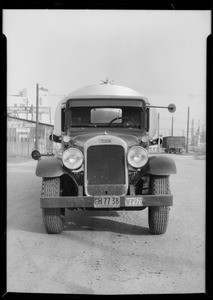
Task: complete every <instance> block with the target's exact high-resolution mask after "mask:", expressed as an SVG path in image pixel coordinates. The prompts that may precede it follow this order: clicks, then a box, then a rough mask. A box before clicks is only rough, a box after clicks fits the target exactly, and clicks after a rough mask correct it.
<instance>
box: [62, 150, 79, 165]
mask: <svg viewBox="0 0 213 300" xmlns="http://www.w3.org/2000/svg"><path fill="white" fill-rule="evenodd" d="M62 160H63V164H64V165H65V167H67V168H68V169H72V170H76V169H78V168H80V166H81V165H82V163H83V153H82V152H81V151H80V150H79V149H77V148H69V149H67V150H66V151H64V153H63V157H62Z"/></svg>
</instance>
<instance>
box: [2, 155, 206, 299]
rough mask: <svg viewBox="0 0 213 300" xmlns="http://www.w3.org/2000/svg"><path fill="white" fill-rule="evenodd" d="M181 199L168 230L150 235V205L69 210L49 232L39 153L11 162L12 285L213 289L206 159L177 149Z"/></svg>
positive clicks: (82, 290)
mask: <svg viewBox="0 0 213 300" xmlns="http://www.w3.org/2000/svg"><path fill="white" fill-rule="evenodd" d="M169 156H170V157H172V158H173V159H174V160H175V161H176V165H177V171H178V172H177V174H175V175H172V176H171V178H170V179H171V180H170V182H171V190H172V194H173V196H174V206H173V207H172V208H171V211H170V220H169V226H168V229H167V232H166V233H165V234H164V235H159V236H154V235H150V233H149V229H148V211H147V209H145V210H143V211H132V212H124V211H123V212H117V211H114V212H106V211H105V212H94V211H93V212H88V211H87V212H82V211H79V212H76V211H75V212H74V211H73V212H72V211H67V213H66V223H65V228H64V231H63V232H62V234H60V235H48V234H47V233H46V232H45V229H44V226H43V222H42V217H41V209H40V206H39V197H40V189H41V178H38V177H36V176H35V168H36V162H35V161H31V160H30V161H27V162H19V163H18V162H11V161H8V164H7V291H8V292H28V293H61V294H112V295H113V294H121V295H122V294H123V295H124V294H132V295H133V294H168V293H202V292H205V160H201V159H196V158H194V157H193V156H184V155H182V156H179V155H172V154H170V155H169Z"/></svg>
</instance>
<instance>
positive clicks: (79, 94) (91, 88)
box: [63, 83, 148, 102]
mask: <svg viewBox="0 0 213 300" xmlns="http://www.w3.org/2000/svg"><path fill="white" fill-rule="evenodd" d="M124 98H126V99H137V100H139V99H141V100H144V101H145V102H147V101H148V99H147V98H146V97H144V96H143V95H142V94H140V93H139V92H137V91H135V90H133V89H130V88H127V87H124V86H120V85H115V84H103V83H102V84H97V85H88V86H85V87H83V88H80V89H78V90H76V91H74V92H72V93H70V94H68V95H66V96H65V97H64V98H63V102H66V101H67V100H69V99H90V100H91V99H124Z"/></svg>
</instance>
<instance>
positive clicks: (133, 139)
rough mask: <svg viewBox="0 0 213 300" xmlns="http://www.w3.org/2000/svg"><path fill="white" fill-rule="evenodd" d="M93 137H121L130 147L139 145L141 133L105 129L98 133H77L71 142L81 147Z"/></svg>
mask: <svg viewBox="0 0 213 300" xmlns="http://www.w3.org/2000/svg"><path fill="white" fill-rule="evenodd" d="M94 137H97V139H100V138H103V139H107V138H109V139H110V138H115V139H116V138H120V139H122V140H123V141H124V142H125V143H126V145H127V147H132V146H136V145H139V143H140V141H141V137H142V135H141V134H138V133H137V134H132V133H131V135H130V134H126V133H118V132H116V133H115V132H106V131H103V132H100V133H97V132H96V133H91V132H90V133H85V134H79V135H77V136H75V137H74V138H72V140H73V144H74V145H75V146H78V147H83V146H84V144H85V143H86V142H87V141H88V140H90V139H92V138H94Z"/></svg>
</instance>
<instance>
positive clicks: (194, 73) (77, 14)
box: [3, 10, 211, 135]
mask: <svg viewBox="0 0 213 300" xmlns="http://www.w3.org/2000/svg"><path fill="white" fill-rule="evenodd" d="M210 20H211V12H210V11H193V10H190V11H174V10H167V11H160V10H157V11H154V10H147V11H146V10H137V11H136V10H135V11H134V10H131V11H128V10H120V11H119V10H116V11H115V10H4V11H3V33H4V34H5V35H6V37H7V55H8V57H7V59H8V61H7V66H8V68H7V72H8V79H7V84H8V94H11V93H16V92H17V91H18V90H21V89H23V88H27V89H28V90H33V91H34V93H35V88H36V83H39V85H40V86H44V87H46V88H48V89H49V91H50V93H51V94H67V93H70V92H72V91H74V90H76V89H78V88H81V87H83V86H85V85H90V84H99V83H100V81H101V80H104V79H106V77H110V79H111V80H114V81H115V84H118V85H122V86H127V87H130V88H133V89H136V90H137V91H139V92H140V93H142V94H143V95H145V96H146V97H148V98H149V99H150V101H152V102H154V103H155V104H156V105H168V104H169V103H171V102H172V103H175V104H176V106H177V111H176V113H175V114H173V116H174V134H182V133H183V129H184V130H185V134H186V120H187V106H188V105H190V122H191V119H192V118H193V119H194V122H195V127H196V126H197V124H198V120H200V125H202V124H205V123H206V120H205V104H206V102H205V94H206V39H207V37H208V35H209V34H210V33H211V23H210ZM190 95H192V96H190ZM30 100H31V102H33V101H34V102H35V101H36V100H35V94H33V95H32V96H31V99H30ZM56 104H57V103H52V106H53V109H54V108H55V106H56ZM159 113H160V124H161V133H162V134H164V135H166V134H168V133H169V132H168V129H170V128H171V125H170V124H171V114H169V113H168V112H167V111H166V110H164V109H160V110H159ZM166 128H168V129H167V131H166Z"/></svg>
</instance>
